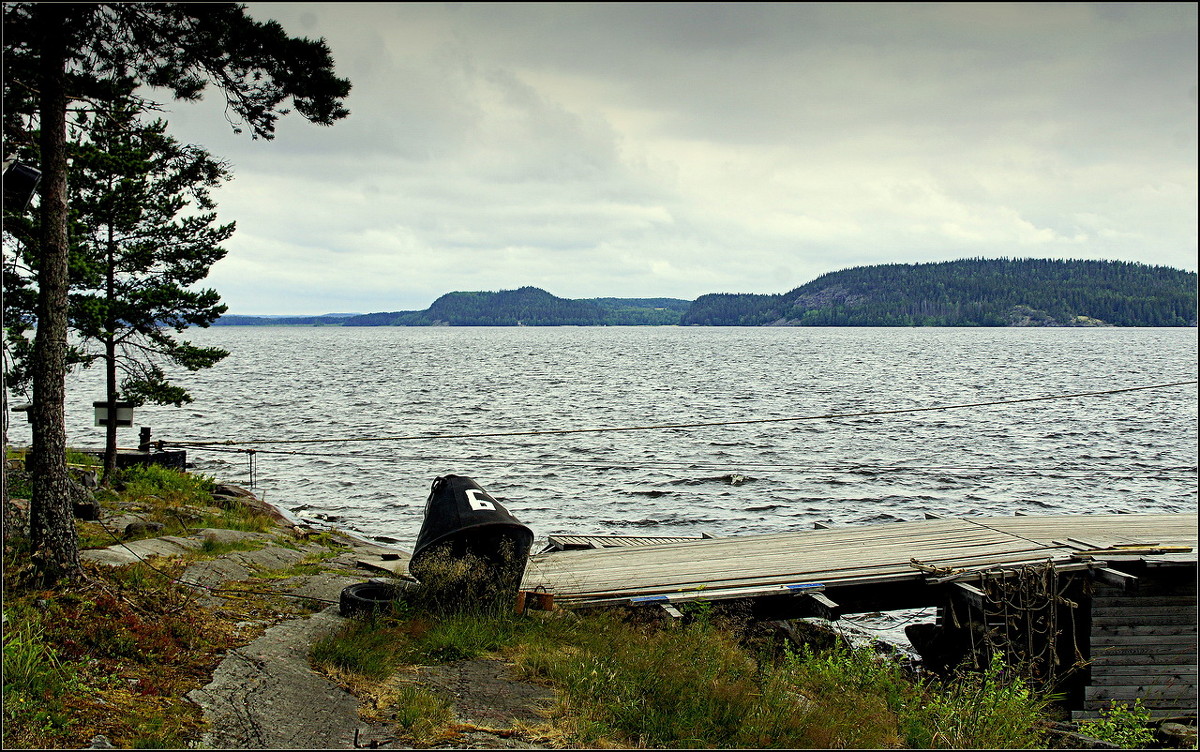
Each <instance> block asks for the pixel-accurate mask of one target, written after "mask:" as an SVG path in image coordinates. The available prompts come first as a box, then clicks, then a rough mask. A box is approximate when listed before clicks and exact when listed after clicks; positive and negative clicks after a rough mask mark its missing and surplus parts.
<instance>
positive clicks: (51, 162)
mask: <svg viewBox="0 0 1200 752" xmlns="http://www.w3.org/2000/svg"><path fill="white" fill-rule="evenodd" d="M69 7H70V6H64V5H58V4H53V3H46V4H43V5H41V6H40V7H39V8H38V9H37V10H36V11H35V13H37V15H38V16H39V17H40V21H41V29H40V31H41V33H43V34H44V35H45V40H46V43H45V47H44V54H43V57H42V61H41V65H42V69H41V75H40V79H41V80H40V84H41V86H42V91H41V102H40V109H41V113H40V119H41V144H40V146H41V153H42V183H41V196H42V201H41V224H42V247H41V253H40V258H39V264H38V302H37V334H36V336H35V338H34V350H33V362H32V369H31V370H32V372H33V466H32V472H31V474H30V475H31V481H32V487H33V494H32V495H33V498H32V499H31V500H30V543H31V547H32V553H31V559H32V562H33V565H34V567H35V569H36V571H37V574H38V576H39V579H40V580H41V581H42V582H43V583H44V584H46V585H51V584H54V583H57V582H59V581H61V580H63V579H74V578H76V577H78V576H79V574H80V572H81V570H80V567H79V541H78V539H77V538H76V533H75V515H74V510H73V508H72V505H71V488H70V483H71V480H70V476H69V475H68V474H67V431H66V420H65V414H64V403H65V398H66V353H67V284H68V281H67V261H68V255H67V254H68V246H67V149H66V142H67V127H66V123H67V95H66V88H65V73H64V71H65V68H66V38H65V29H64V26H65V23H64V21H65V17H66V12H67V10H69Z"/></svg>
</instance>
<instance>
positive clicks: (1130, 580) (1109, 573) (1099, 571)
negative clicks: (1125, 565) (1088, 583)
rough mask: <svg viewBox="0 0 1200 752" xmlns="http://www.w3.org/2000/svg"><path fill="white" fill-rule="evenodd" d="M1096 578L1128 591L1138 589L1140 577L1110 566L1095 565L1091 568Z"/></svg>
mask: <svg viewBox="0 0 1200 752" xmlns="http://www.w3.org/2000/svg"><path fill="white" fill-rule="evenodd" d="M1090 571H1091V572H1092V574H1093V576H1095V578H1096V579H1097V580H1098V581H1100V582H1103V583H1104V584H1105V585H1112V586H1113V587H1119V588H1121V589H1122V590H1124V591H1125V592H1127V593H1130V592H1133V591H1135V590H1137V589H1138V582H1139V581H1138V578H1137V577H1135V576H1134V575H1131V574H1125V573H1124V572H1120V571H1118V570H1116V569H1111V568H1109V567H1095V568H1094V569H1092V570H1090Z"/></svg>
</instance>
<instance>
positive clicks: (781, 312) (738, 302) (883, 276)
mask: <svg viewBox="0 0 1200 752" xmlns="http://www.w3.org/2000/svg"><path fill="white" fill-rule="evenodd" d="M680 323H681V324H691V325H701V326H764V325H774V326H1105V325H1109V326H1196V273H1195V272H1187V271H1183V270H1180V269H1172V268H1169V267H1164V266H1148V265H1145V264H1134V263H1127V262H1122V261H1054V260H1040V259H965V260H962V261H947V262H941V263H929V264H885V265H878V266H860V267H855V268H852V269H845V270H842V271H838V272H831V273H829V274H826V275H824V276H821V277H818V278H817V279H815V280H813V281H812V282H809V283H808V284H806V285H802V286H801V287H797V288H796V289H794V290H792V291H791V292H787V293H783V294H781V295H749V294H712V295H703V296H701V297H699V298H697V299H696V301H695V302H694V303H693V304H692V306H691V308H689V309H688V311H687V312H686V313H685V314H684V315H683V318H682V319H681V320H680Z"/></svg>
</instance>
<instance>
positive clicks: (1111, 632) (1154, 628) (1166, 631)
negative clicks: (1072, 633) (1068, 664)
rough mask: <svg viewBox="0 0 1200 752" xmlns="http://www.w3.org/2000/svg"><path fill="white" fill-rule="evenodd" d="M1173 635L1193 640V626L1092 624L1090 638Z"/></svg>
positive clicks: (1124, 623) (1123, 622) (1194, 628)
mask: <svg viewBox="0 0 1200 752" xmlns="http://www.w3.org/2000/svg"><path fill="white" fill-rule="evenodd" d="M1173 635H1187V636H1190V637H1193V638H1195V636H1196V625H1195V624H1145V623H1143V624H1129V623H1128V622H1126V621H1122V622H1121V623H1120V624H1118V625H1111V626H1110V625H1107V624H1100V625H1097V624H1093V625H1092V638H1093V640H1094V639H1095V638H1096V637H1108V636H1118V637H1120V636H1129V637H1167V636H1173Z"/></svg>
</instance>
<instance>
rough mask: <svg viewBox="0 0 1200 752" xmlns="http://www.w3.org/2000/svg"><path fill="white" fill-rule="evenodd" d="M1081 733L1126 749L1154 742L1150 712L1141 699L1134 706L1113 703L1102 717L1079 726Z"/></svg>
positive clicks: (1101, 712) (1102, 711)
mask: <svg viewBox="0 0 1200 752" xmlns="http://www.w3.org/2000/svg"><path fill="white" fill-rule="evenodd" d="M1079 731H1080V733H1082V734H1084V735H1086V736H1090V737H1092V738H1094V739H1099V740H1100V741H1104V742H1109V743H1111V744H1116V745H1117V746H1118V747H1125V748H1126V749H1136V748H1138V747H1145V746H1146V745H1147V744H1150V743H1151V742H1153V741H1154V732H1153V731H1151V730H1150V711H1149V710H1147V709H1146V708H1145V707H1143V706H1142V701H1141V699H1140V698H1138V699H1135V700H1134V701H1133V705H1126V704H1125V703H1123V702H1113V703H1112V704H1111V705H1109V707H1108V709H1107V710H1101V711H1100V717H1099V718H1098V719H1096V720H1092V721H1083V722H1081V723H1080V724H1079Z"/></svg>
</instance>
